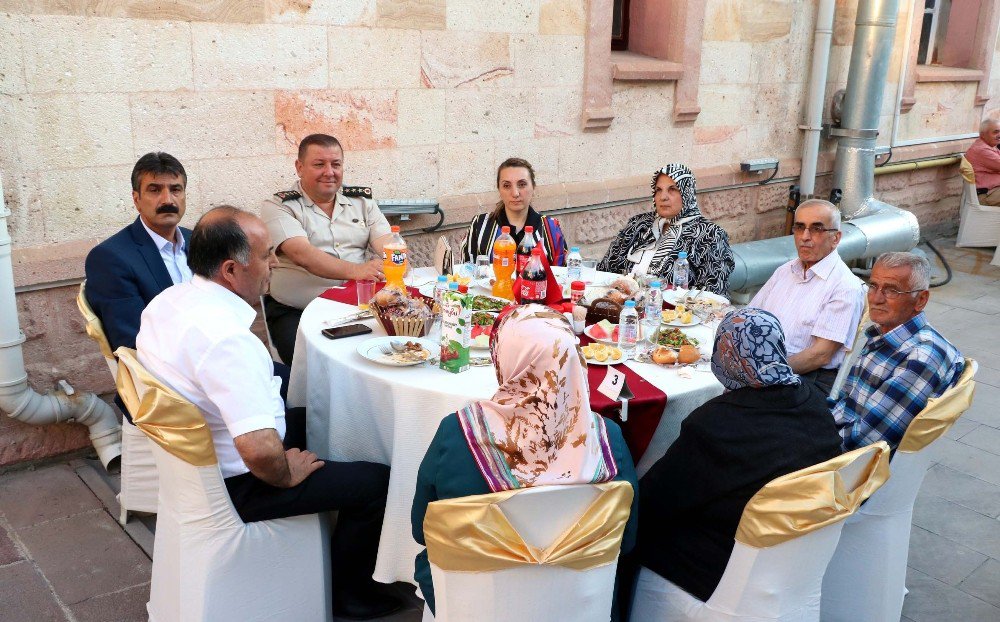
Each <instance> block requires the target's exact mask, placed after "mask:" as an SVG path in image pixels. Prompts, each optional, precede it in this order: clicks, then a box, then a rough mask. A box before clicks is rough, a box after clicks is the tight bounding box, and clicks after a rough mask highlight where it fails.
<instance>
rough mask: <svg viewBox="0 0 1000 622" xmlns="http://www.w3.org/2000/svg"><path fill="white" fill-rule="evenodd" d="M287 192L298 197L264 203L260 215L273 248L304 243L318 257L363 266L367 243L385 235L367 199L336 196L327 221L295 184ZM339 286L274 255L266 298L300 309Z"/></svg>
mask: <svg viewBox="0 0 1000 622" xmlns="http://www.w3.org/2000/svg"><path fill="white" fill-rule="evenodd" d="M292 191H293V192H294V193H297V194H299V195H300V196H298V197H294V196H293V197H292V198H288V199H287V200H285V201H282V200H281V198H280V197H278V196H272V197H269V198H268V199H266V200H265V201H264V205H263V207H262V208H261V210H260V217H261V219H262V220H263V221H264V224H265V225H267V230H268V232H269V233H270V234H271V241H272V242H273V244H274V245H275V247H277V246H280V245H281V243H282V242H284V241H285V240H287V239H289V238H295V237H305V238H306V239H308V240H309V243H310V244H312V245H313V246H315V247H316V248H318V249H319V250H321V251H323V252H324V253H329V254H330V255H333V256H334V257H337V258H339V259H343V260H344V261H349V262H351V263H358V264H360V263H364V262H365V260H366V255H365V251H366V250H367V249H368V247H369V245H370V244H371V242H373V241H374V240H377V239H378V238H380V237H382V236H383V235H387V234H389V233H390V229H389V221H387V220H386V219H385V216H384V215H383V214H382V211H381V210H379V208H378V204H377V203H375V201H373V200H372V199H368V198H362V197H345V196H344V195H343V194H342V193H340V192H338V193H337V197H336V199H335V201H336V204H335V205H334V208H333V218H330V217H328V216H327V215H326V213H325V212H323V210H322V209H320V208H319V206H318V205H316V204H315V203H313V201H312V199H310V198H309V197H308V196H307V195H306V193H305V192H303V191H302V186H301V185H300V184H299V182H295V186H294V187H293V188H292ZM289 194H290V193H289ZM341 283H343V281H337V280H334V279H324V278H320V277H318V276H316V275H314V274H311V273H309V272H307V271H306V269H305V268H303V267H301V266H299V265H297V264H296V263H294V262H293V261H292V260H290V259H289V258H288V257H287V256H285V255H284V254H282V253H280V252H279V253H278V266H277V267H276V268H275V269H274V271H273V272H272V273H271V296H272V297H274V299H275V300H277V301H278V302H281V303H283V304H286V305H289V306H292V307H296V308H298V309H304V308H305V306H306V305H307V304H309V303H310V302H311V301H312V300H313V299H314V298H316V297H317V296H319V295H320V294H321V293H323V292H324V291H325V290H326V289H327V288H329V287H331V286H333V285H339V284H341Z"/></svg>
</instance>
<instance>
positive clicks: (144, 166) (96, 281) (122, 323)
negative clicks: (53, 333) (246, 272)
mask: <svg viewBox="0 0 1000 622" xmlns="http://www.w3.org/2000/svg"><path fill="white" fill-rule="evenodd" d="M186 187H187V173H185V172H184V167H183V166H182V165H181V163H180V162H179V161H178V160H177V158H175V157H173V156H172V155H170V154H168V153H163V152H156V153H147V154H146V155H144V156H142V157H141V158H139V161H138V162H136V163H135V167H134V168H133V169H132V202H133V203H135V209H136V210H137V211H138V212H139V216H138V217H137V218H136V219H135V222H133V223H132V224H130V225H129V226H127V227H125V228H124V229H122V230H121V231H119V232H118V233H116V234H114V235H113V236H111V237H110V238H108V239H107V240H104V241H103V242H101V243H100V244H98V245H97V246H95V247H94V248H93V250H91V251H90V253H89V254H88V255H87V261H86V268H85V270H86V275H87V288H86V292H87V302H89V303H90V306H91V307H92V308H93V309H94V313H96V314H97V317H98V318H100V320H101V323H102V324H103V325H104V332H105V334H106V335H107V337H108V341H109V342H110V344H111V350H112V351H114V350H116V349H117V348H118V347H119V346H126V347H129V348H134V347H135V336H136V334H137V333H138V332H139V316H140V315H141V314H142V310H143V309H145V308H146V305H147V304H149V301H150V300H152V299H153V298H154V297H155V296H156V295H157V294H159V293H160V292H162V291H163V290H165V289H166V288H168V287H170V286H171V285H174V284H176V283H183V282H185V281H190V280H191V269H190V268H189V267H188V265H187V243H188V238H189V237H190V236H191V230H190V229H185V228H183V227H181V226H179V223H180V221H181V218H183V217H184V209H185V207H186V198H185V194H184V193H185V189H186Z"/></svg>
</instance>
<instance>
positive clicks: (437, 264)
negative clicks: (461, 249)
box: [434, 235, 454, 274]
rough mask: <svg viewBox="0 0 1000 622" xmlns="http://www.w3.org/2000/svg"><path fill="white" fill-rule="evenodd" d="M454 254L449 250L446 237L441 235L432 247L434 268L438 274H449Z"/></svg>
mask: <svg viewBox="0 0 1000 622" xmlns="http://www.w3.org/2000/svg"><path fill="white" fill-rule="evenodd" d="M453 263H454V255H453V254H452V252H451V244H449V243H448V238H446V237H445V236H443V235H442V236H441V237H439V238H438V241H437V245H435V247H434V269H435V270H437V273H438V274H451V268H452V264H453Z"/></svg>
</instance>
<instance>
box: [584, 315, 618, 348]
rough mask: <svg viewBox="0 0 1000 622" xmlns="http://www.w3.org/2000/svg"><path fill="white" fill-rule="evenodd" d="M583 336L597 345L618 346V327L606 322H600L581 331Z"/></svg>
mask: <svg viewBox="0 0 1000 622" xmlns="http://www.w3.org/2000/svg"><path fill="white" fill-rule="evenodd" d="M583 334H584V335H586V336H588V337H590V338H591V339H593V340H594V341H596V342H598V343H606V344H611V345H618V325H617V324H612V323H611V322H609V321H608V320H601V321H600V322H598V323H597V324H591V325H590V326H588V327H586V328H584V329H583Z"/></svg>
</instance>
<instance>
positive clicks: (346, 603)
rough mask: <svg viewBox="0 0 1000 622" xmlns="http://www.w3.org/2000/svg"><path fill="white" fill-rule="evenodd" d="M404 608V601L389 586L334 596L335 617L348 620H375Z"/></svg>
mask: <svg viewBox="0 0 1000 622" xmlns="http://www.w3.org/2000/svg"><path fill="white" fill-rule="evenodd" d="M402 608H403V600H402V599H401V598H399V596H397V595H396V594H395V593H394V592H393V591H392V590H391V589H390V588H388V587H387V586H386V587H385V588H382V589H366V590H363V591H361V592H352V593H342V594H334V596H333V615H334V616H336V617H338V618H346V619H348V620H373V619H375V618H381V617H384V616H387V615H389V614H391V613H395V612H397V611H399V610H400V609H402Z"/></svg>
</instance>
